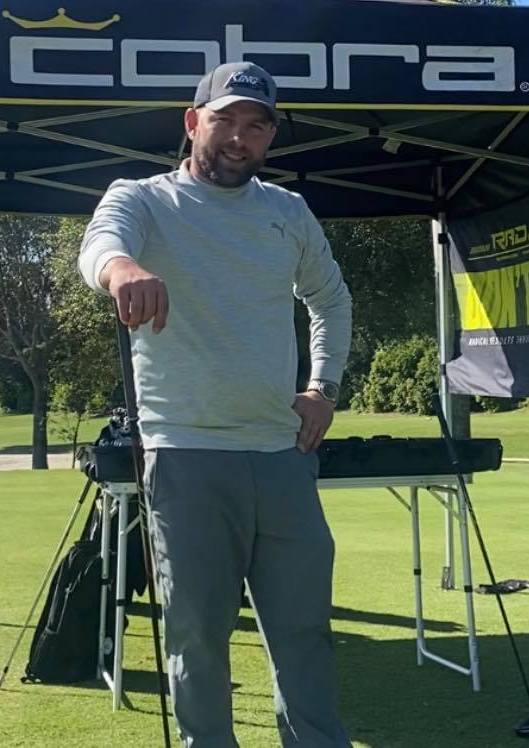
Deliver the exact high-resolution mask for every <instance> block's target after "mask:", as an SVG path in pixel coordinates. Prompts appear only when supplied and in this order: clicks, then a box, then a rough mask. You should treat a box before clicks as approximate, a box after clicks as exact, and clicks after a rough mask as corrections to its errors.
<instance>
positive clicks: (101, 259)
mask: <svg viewBox="0 0 529 748" xmlns="http://www.w3.org/2000/svg"><path fill="white" fill-rule="evenodd" d="M150 223H151V216H150V212H149V210H148V208H147V206H146V204H145V201H144V200H143V199H142V198H141V195H140V191H139V185H138V183H137V182H133V181H131V180H125V179H118V180H117V181H116V182H113V183H112V184H111V185H110V187H109V188H108V190H107V192H106V193H105V195H104V196H103V198H102V200H101V202H100V203H99V205H98V206H97V208H96V210H95V212H94V215H93V217H92V220H91V221H90V223H89V224H88V226H87V228H86V231H85V235H84V238H83V242H82V244H81V251H80V253H79V260H78V268H79V272H80V273H81V275H82V276H83V278H84V280H85V281H86V283H87V284H88V285H89V286H90V288H93V289H94V290H95V291H104V289H103V288H102V286H101V283H100V282H99V276H100V273H101V271H102V269H103V268H104V266H105V265H106V264H107V262H109V260H112V259H114V258H115V257H129V258H132V259H134V260H137V259H138V258H139V256H140V255H141V252H142V250H143V247H144V245H145V241H146V239H147V236H148V233H149V229H150Z"/></svg>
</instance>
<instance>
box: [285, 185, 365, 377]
mask: <svg viewBox="0 0 529 748" xmlns="http://www.w3.org/2000/svg"><path fill="white" fill-rule="evenodd" d="M300 200H302V205H303V208H304V216H303V224H302V225H303V231H302V243H303V244H302V252H301V259H300V262H299V265H298V268H297V273H296V277H295V282H294V295H295V296H296V297H297V298H298V299H301V300H302V301H303V303H304V304H305V305H306V306H307V309H308V312H309V316H310V354H311V379H328V380H329V381H331V382H336V383H337V384H339V383H340V382H341V379H342V374H343V370H344V368H345V364H346V362H347V356H348V354H349V349H350V346H351V325H352V322H351V296H350V294H349V291H348V289H347V286H346V285H345V282H344V280H343V278H342V274H341V271H340V268H339V267H338V264H337V263H336V261H335V260H334V258H333V256H332V252H331V248H330V246H329V242H328V241H327V239H326V237H325V234H324V233H323V229H322V228H321V226H320V224H319V223H318V221H317V220H316V217H315V216H314V214H313V213H312V212H311V211H310V210H309V208H308V206H307V204H306V203H305V201H304V200H303V198H300Z"/></svg>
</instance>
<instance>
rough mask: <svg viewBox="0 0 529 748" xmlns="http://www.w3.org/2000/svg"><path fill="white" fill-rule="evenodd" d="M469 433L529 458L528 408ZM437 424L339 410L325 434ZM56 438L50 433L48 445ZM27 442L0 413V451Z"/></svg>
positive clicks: (478, 416)
mask: <svg viewBox="0 0 529 748" xmlns="http://www.w3.org/2000/svg"><path fill="white" fill-rule="evenodd" d="M105 423H106V419H105V418H94V419H92V420H90V421H87V422H85V423H83V424H82V426H81V432H80V436H79V441H80V442H89V441H93V440H94V439H95V438H96V436H97V435H98V434H99V431H100V430H101V427H102V426H103V425H104V424H105ZM471 430H472V436H475V437H495V438H498V439H501V440H502V442H503V446H504V454H505V456H508V457H528V458H529V407H528V408H522V409H520V410H515V411H511V412H509V413H475V414H473V415H472V419H471ZM439 433H440V432H439V424H438V422H437V419H436V418H435V417H433V416H431V417H430V416H406V415H400V414H380V413H377V414H366V413H353V412H351V411H342V412H339V413H337V414H336V416H335V420H334V423H333V426H332V428H331V431H330V432H329V436H330V437H331V436H334V437H347V436H366V437H367V436H373V435H375V434H389V435H390V436H439ZM61 443H64V442H61V440H60V439H58V438H57V436H56V435H54V434H53V432H50V445H59V444H61ZM30 444H31V416H29V415H24V416H13V415H2V416H0V454H1V452H2V450H5V449H6V448H12V447H13V446H21V447H28V446H29V445H30Z"/></svg>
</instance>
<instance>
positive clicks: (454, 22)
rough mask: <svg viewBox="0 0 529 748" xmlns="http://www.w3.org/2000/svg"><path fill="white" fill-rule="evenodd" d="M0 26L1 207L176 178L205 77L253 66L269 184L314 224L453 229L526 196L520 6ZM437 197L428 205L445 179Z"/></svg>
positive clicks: (189, 7)
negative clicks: (348, 221) (170, 173)
mask: <svg viewBox="0 0 529 748" xmlns="http://www.w3.org/2000/svg"><path fill="white" fill-rule="evenodd" d="M8 6H9V7H8V8H7V9H5V10H4V11H3V15H2V17H1V18H0V49H1V50H2V58H3V62H2V64H1V65H0V108H1V111H0V210H3V211H15V212H24V213H57V214H86V213H90V212H92V210H93V209H94V207H95V205H96V203H97V201H98V200H99V198H100V196H101V194H102V193H103V192H104V190H105V189H106V187H107V186H108V184H109V183H110V182H111V181H112V180H113V179H115V178H116V177H118V176H119V177H130V178H140V177H144V176H148V175H150V174H154V173H157V172H159V171H164V170H168V169H171V168H173V167H174V165H175V164H176V163H177V159H178V157H179V156H180V155H182V153H183V152H184V141H183V129H182V112H183V109H184V108H185V107H186V106H188V105H189V103H190V101H191V99H192V95H193V90H194V87H195V86H196V83H197V81H198V79H199V78H200V77H201V75H202V74H203V73H204V72H205V70H207V69H209V68H210V67H212V66H214V65H215V64H217V63H219V62H223V61H225V60H233V59H241V58H242V57H245V58H246V59H253V60H255V61H256V62H258V63H260V64H262V65H263V66H264V67H266V68H267V69H268V70H269V71H270V72H271V73H272V74H273V75H274V76H275V78H276V81H277V83H278V88H279V101H280V107H281V111H282V122H281V126H280V129H279V133H278V135H277V138H276V140H275V141H274V144H273V147H272V149H271V153H270V157H269V160H268V162H267V165H266V169H265V170H264V171H263V174H262V176H263V178H266V179H269V180H273V181H276V182H278V183H280V184H281V183H282V184H285V185H286V186H288V187H289V188H291V189H294V190H297V191H299V192H301V193H302V194H303V195H304V196H305V197H306V198H307V200H308V202H309V204H310V205H311V207H312V208H313V210H314V211H315V212H316V213H317V214H318V215H319V216H320V217H355V216H379V215H403V214H418V215H421V214H422V215H431V216H433V215H436V214H437V213H438V212H439V210H446V211H447V212H448V213H449V214H450V215H452V216H460V215H464V214H471V213H474V212H479V211H483V210H487V209H488V208H491V207H493V206H498V205H500V204H505V203H509V202H511V201H514V200H516V199H519V198H520V197H522V196H524V195H526V194H527V193H529V179H528V176H529V170H528V167H529V120H528V118H527V112H529V44H528V43H527V42H528V29H529V8H505V7H501V8H499V7H482V6H459V5H452V4H438V3H426V2H422V3H409V2H395V1H393V2H389V1H387V2H384V1H376V0H304V2H303V3H300V2H299V0H245V2H244V3H242V2H240V0H237V1H236V0H222V2H221V1H220V0H218V1H215V2H212V1H211V0H151V2H150V3H145V2H143V1H142V0H114V1H113V2H110V0H93V2H92V3H90V4H89V5H87V3H86V2H83V1H82V0H72V2H70V3H69V4H68V8H67V12H66V11H62V9H61V10H59V11H57V7H56V6H57V4H56V3H55V2H49V1H48V0H38V2H37V1H36V0H19V1H15V0H12V2H10V3H8ZM437 167H442V183H443V186H444V188H445V193H446V194H445V198H444V199H440V195H439V189H438V186H439V180H436V179H435V174H440V173H441V172H439V170H437Z"/></svg>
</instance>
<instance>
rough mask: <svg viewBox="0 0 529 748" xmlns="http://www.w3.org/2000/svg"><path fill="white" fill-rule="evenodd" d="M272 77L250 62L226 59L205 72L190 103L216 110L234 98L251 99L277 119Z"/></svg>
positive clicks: (274, 85) (232, 101)
mask: <svg viewBox="0 0 529 748" xmlns="http://www.w3.org/2000/svg"><path fill="white" fill-rule="evenodd" d="M276 91H277V89H276V84H275V82H274V79H273V78H272V76H271V75H270V73H267V71H266V70H264V69H263V68H262V67H259V65H255V64H254V63H253V62H227V63H226V64H225V65H219V66H218V67H216V68H214V69H213V70H211V71H210V72H209V73H208V74H207V75H205V76H204V77H203V78H202V80H201V81H200V83H199V84H198V86H197V90H196V94H195V101H194V107H195V109H197V108H198V107H202V106H205V107H207V108H208V109H212V110H213V111H215V112H217V111H219V110H220V109H224V107H227V106H229V105H230V104H234V103H235V102H236V101H255V102H256V103H257V104H263V106H265V107H266V109H268V111H269V113H270V116H271V118H272V119H273V121H274V122H277V112H276V109H275V104H276Z"/></svg>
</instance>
